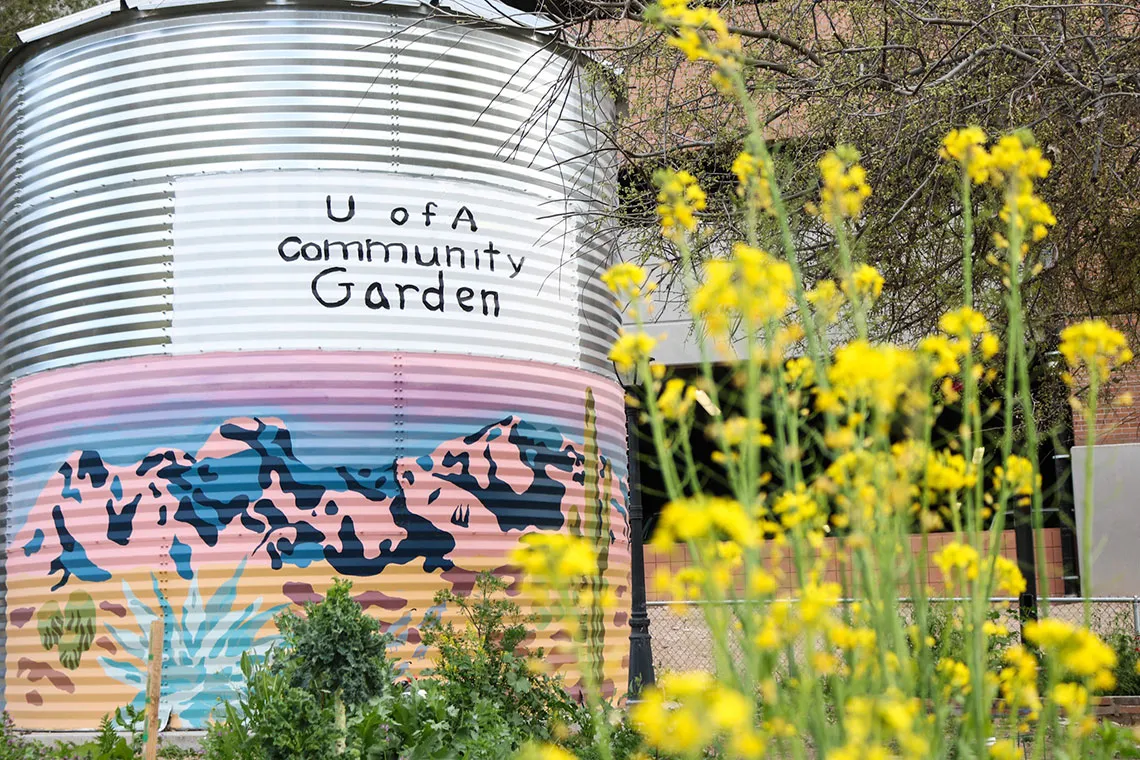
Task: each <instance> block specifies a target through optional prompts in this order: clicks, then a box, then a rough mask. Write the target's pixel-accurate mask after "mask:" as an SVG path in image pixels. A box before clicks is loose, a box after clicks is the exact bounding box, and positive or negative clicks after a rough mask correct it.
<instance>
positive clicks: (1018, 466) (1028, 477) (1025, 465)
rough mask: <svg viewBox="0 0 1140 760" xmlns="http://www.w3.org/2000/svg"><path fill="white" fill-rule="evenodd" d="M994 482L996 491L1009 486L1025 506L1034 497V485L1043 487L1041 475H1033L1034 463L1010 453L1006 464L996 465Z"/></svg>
mask: <svg viewBox="0 0 1140 760" xmlns="http://www.w3.org/2000/svg"><path fill="white" fill-rule="evenodd" d="M993 482H994V490H995V491H1000V490H1001V489H1002V488H1003V487H1004V488H1008V489H1009V492H1010V493H1011V494H1013V496H1014V498H1015V499H1017V503H1018V504H1020V505H1022V506H1025V505H1027V504H1029V502H1030V500H1031V499H1032V498H1033V491H1034V487H1035V486H1036V488H1040V487H1041V476H1040V475H1038V476H1037V477H1036V478H1034V477H1033V463H1032V462H1030V461H1029V460H1028V459H1026V458H1025V457H1019V456H1018V455H1017V454H1010V455H1009V456H1008V457H1007V458H1006V460H1005V466H1002V465H1000V464H999V465H998V466H997V467H994V477H993Z"/></svg>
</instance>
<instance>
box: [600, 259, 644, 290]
mask: <svg viewBox="0 0 1140 760" xmlns="http://www.w3.org/2000/svg"><path fill="white" fill-rule="evenodd" d="M646 277H648V275H647V274H646V273H645V269H644V268H642V267H640V266H638V265H637V264H632V263H630V262H628V261H624V262H621V263H619V264H614V265H613V266H612V267H610V268H609V269H607V270H606V271H605V273H604V274H602V282H604V283H605V284H606V287H607V288H609V289H610V291H611V292H612V293H613V294H614V295H616V296H619V297H622V298H637V297H639V296H641V295H643V294H645V293H649V292H651V291H652V290H653V286H652V284H650V285H648V286H647V285H645V280H646Z"/></svg>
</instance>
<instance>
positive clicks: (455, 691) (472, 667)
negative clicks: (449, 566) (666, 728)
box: [422, 572, 575, 739]
mask: <svg viewBox="0 0 1140 760" xmlns="http://www.w3.org/2000/svg"><path fill="white" fill-rule="evenodd" d="M506 590H507V583H506V581H504V580H502V579H501V578H499V577H497V576H495V575H494V574H493V573H490V572H482V573H480V574H479V575H478V577H477V578H476V580H475V587H474V591H473V593H472V594H471V595H470V596H467V597H465V596H460V595H458V594H455V593H454V592H452V591H449V590H442V591H439V592H437V593H436V595H435V603H436V604H437V605H443V604H447V605H450V606H452V607H453V608H455V609H456V610H457V611H458V612H459V614H460V615H461V617H462V618H463V620H464V626H463V627H462V628H461V629H457V628H456V627H455V625H454V624H452V623H450V622H448V623H443V622H442V620H441V619H440V618H438V617H435V618H431V619H429V620H428V621H427V622H426V623H425V625H424V626H423V631H422V635H423V642H424V644H426V645H428V646H429V647H433V648H434V650H435V651H434V654H433V656H434V659H435V663H434V665H433V667H432V668H431V670H429V671H428V674H429V675H431V676H433V677H435V678H438V679H439V682H440V687H441V688H442V690H443V694H444V695H445V696H446V697H447V700H448V703H449V704H451V705H452V706H454V707H456V708H459V709H462V710H475V709H476V707H477V705H478V704H480V703H487V704H491V705H495V706H496V707H497V709H498V710H499V712H500V714H501V715H502V716H503V717H504V719H505V720H506V721H507V723H508V724H509V725H510V726H511V728H512V730H513V731H514V732H515V736H516V737H518V738H520V739H522V738H530V737H534V736H539V737H547V736H549V735H550V729H551V727H552V726H553V725H554V724H556V723H559V722H562V723H566V722H568V718H569V716H570V715H572V714H574V712H575V705H574V702H573V700H572V698H571V697H570V695H569V694H567V692H566V690H565V689H564V688H563V686H562V682H561V680H559V679H556V678H554V677H552V676H550V675H548V674H546V673H545V672H543V671H542V670H541V669H540V668H536V667H534V660H541V658H542V656H543V652H542V650H538V651H537V652H533V653H530V652H527V651H526V650H525V648H524V643H525V641H526V639H527V638H528V637H529V636H530V635H531V633H532V632H531V629H530V628H528V625H527V624H528V623H529V622H531V619H530V618H525V617H524V616H523V615H522V611H521V609H520V607H519V605H518V604H516V603H515V602H514V601H512V600H511V599H509V598H507V597H506Z"/></svg>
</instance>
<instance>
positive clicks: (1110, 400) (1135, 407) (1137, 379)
mask: <svg viewBox="0 0 1140 760" xmlns="http://www.w3.org/2000/svg"><path fill="white" fill-rule="evenodd" d="M1077 382H1078V384H1079V383H1080V382H1081V380H1080V378H1078V379H1077ZM1125 394H1128V395H1131V396H1132V398H1133V399H1135V400H1136V402H1138V403H1133V404H1131V405H1127V406H1126V405H1123V404H1122V403H1121V397H1122V396H1124V395H1125ZM1097 395H1098V400H1097V414H1096V442H1097V443H1140V359H1137V360H1136V361H1133V362H1132V363H1131V364H1129V365H1127V366H1125V367H1123V368H1121V369H1120V370H1118V371H1117V372H1116V373H1115V374H1114V376H1113V379H1112V382H1111V383H1110V384H1109V385H1108V386H1107V387H1106V388H1104V389H1102V390H1101V392H1100V393H1098V394H1097ZM1073 442H1074V443H1075V444H1076V445H1077V446H1084V445H1085V444H1086V443H1088V426H1087V425H1085V416H1084V412H1083V411H1074V412H1073Z"/></svg>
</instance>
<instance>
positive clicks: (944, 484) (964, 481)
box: [922, 451, 977, 492]
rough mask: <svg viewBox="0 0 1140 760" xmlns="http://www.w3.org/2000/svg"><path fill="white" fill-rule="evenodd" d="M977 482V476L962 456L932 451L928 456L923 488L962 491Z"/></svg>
mask: <svg viewBox="0 0 1140 760" xmlns="http://www.w3.org/2000/svg"><path fill="white" fill-rule="evenodd" d="M976 482H977V475H976V474H975V473H974V470H973V468H972V467H970V466H969V464H968V463H967V462H966V458H965V457H964V456H962V455H961V454H955V453H953V452H950V451H931V452H928V453H927V456H926V467H925V469H924V472H923V481H922V485H923V487H925V488H927V489H928V490H931V491H947V492H955V491H961V490H962V489H964V488H970V487H971V486H973V485H974V483H976Z"/></svg>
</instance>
